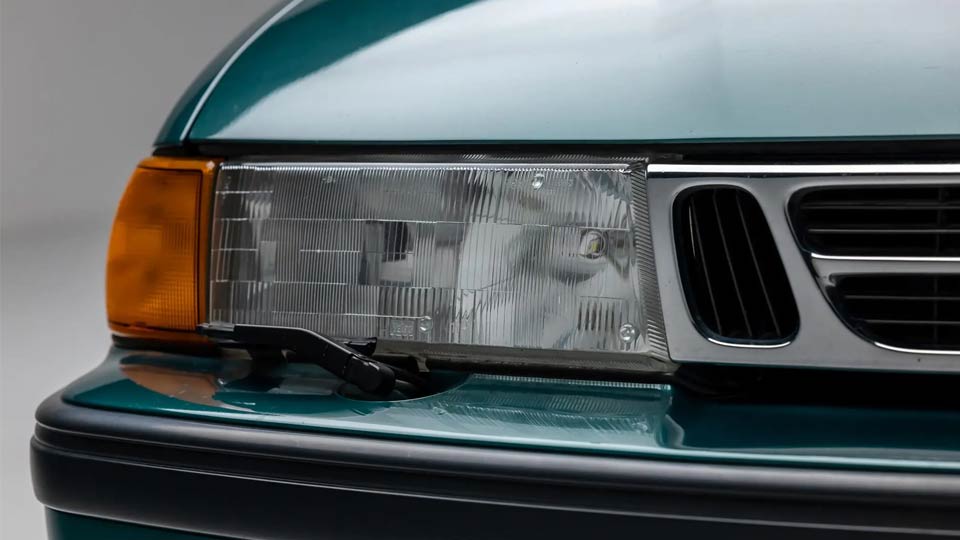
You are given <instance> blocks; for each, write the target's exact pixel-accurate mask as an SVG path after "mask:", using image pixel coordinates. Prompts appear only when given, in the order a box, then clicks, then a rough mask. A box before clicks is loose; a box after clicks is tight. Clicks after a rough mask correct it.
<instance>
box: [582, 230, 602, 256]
mask: <svg viewBox="0 0 960 540" xmlns="http://www.w3.org/2000/svg"><path fill="white" fill-rule="evenodd" d="M606 250H607V238H606V236H604V234H603V232H601V231H593V230H590V231H584V233H583V234H582V235H581V236H580V256H581V257H585V258H587V259H598V258H600V257H601V256H602V255H603V253H604V252H605V251H606Z"/></svg>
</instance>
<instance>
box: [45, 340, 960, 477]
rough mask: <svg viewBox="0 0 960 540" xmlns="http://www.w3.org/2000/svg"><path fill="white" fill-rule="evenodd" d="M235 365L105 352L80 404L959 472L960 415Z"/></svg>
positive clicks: (572, 446) (673, 453)
mask: <svg viewBox="0 0 960 540" xmlns="http://www.w3.org/2000/svg"><path fill="white" fill-rule="evenodd" d="M247 372H248V366H247V364H246V363H245V362H243V361H238V360H234V361H225V360H219V359H213V358H199V357H186V356H174V355H164V354H159V353H136V352H129V351H122V350H119V349H115V350H113V351H111V353H110V355H109V356H108V357H107V359H106V360H105V361H104V363H103V364H102V365H100V366H99V367H97V368H96V369H95V370H94V371H92V372H91V373H89V374H87V375H86V376H84V377H83V378H81V379H80V380H78V381H77V382H75V383H73V384H72V385H70V386H69V387H68V388H67V390H66V392H65V393H64V399H66V400H67V401H68V402H70V403H74V404H77V405H83V406H89V407H97V408H105V409H114V410H122V411H129V412H133V413H139V414H151V415H168V416H176V417H181V418H191V419H196V420H206V421H213V422H226V423H239V424H247V425H255V426H263V427H270V428H279V429H295V430H306V431H317V432H328V433H342V434H355V435H360V436H364V437H370V436H377V437H388V438H400V439H409V440H419V441H431V442H444V443H453V444H472V445H484V446H500V447H511V448H524V449H537V450H545V451H564V452H577V453H590V454H607V455H621V456H633V457H638V458H651V459H671V460H697V461H723V462H739V463H750V464H770V465H807V466H824V467H847V468H850V467H854V468H862V467H870V468H884V469H908V470H939V471H945V470H946V471H956V472H960V437H957V436H956V434H957V433H960V411H952V410H931V409H916V410H911V409H890V408H854V407H839V406H831V407H826V406H811V405H791V404H737V403H723V402H714V401H709V400H704V399H700V398H697V397H695V396H691V395H688V394H685V393H683V392H678V391H675V390H673V389H671V388H670V387H666V386H654V385H638V384H625V383H603V382H584V381H562V380H545V379H522V378H514V377H495V376H481V375H471V376H468V377H466V379H465V380H464V381H462V382H460V383H459V384H452V385H451V387H450V389H448V390H447V391H445V392H442V393H440V394H438V395H434V396H430V397H426V398H421V399H416V400H409V401H401V402H365V401H355V400H350V399H346V398H343V397H340V396H339V395H338V394H337V392H336V391H337V388H338V386H339V382H338V381H337V380H336V379H334V378H333V377H331V376H329V375H327V374H326V373H325V372H323V371H322V370H320V369H319V368H314V367H311V366H291V367H288V368H285V369H284V370H283V371H280V372H277V373H275V374H273V375H274V379H273V384H268V385H264V384H263V382H264V380H263V379H261V380H259V381H255V380H251V379H250V378H247V377H246V375H247Z"/></svg>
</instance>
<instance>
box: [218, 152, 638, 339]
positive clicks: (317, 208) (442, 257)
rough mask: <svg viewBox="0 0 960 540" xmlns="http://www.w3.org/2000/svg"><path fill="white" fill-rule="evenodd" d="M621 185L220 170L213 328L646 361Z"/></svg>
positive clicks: (374, 169) (603, 179)
mask: <svg viewBox="0 0 960 540" xmlns="http://www.w3.org/2000/svg"><path fill="white" fill-rule="evenodd" d="M630 181H631V180H630V176H629V175H628V174H627V173H626V172H625V171H624V170H621V169H618V168H616V167H614V166H610V167H605V166H595V167H594V166H590V167H585V166H563V165H558V166H550V167H534V166H525V165H523V166H518V165H508V166H495V165H463V166H460V165H431V164H425V165H421V164H417V165H393V164H390V165H387V164H370V165H363V164H357V165H352V164H351V165H341V164H337V165H324V164H303V165H299V164H298V165H290V164H236V165H225V166H224V167H223V169H222V171H221V173H220V177H219V179H218V187H217V192H216V203H215V209H214V224H213V245H212V250H213V252H212V259H211V276H210V279H211V283H210V289H211V302H210V318H211V320H214V321H224V322H232V323H249V324H264V325H277V326H293V327H301V328H307V329H312V330H316V331H320V332H322V333H325V334H328V335H331V336H333V337H338V338H368V337H377V338H380V339H382V340H390V341H391V342H413V343H430V344H434V345H436V346H439V349H441V350H442V346H443V345H481V346H495V347H512V348H538V349H558V350H579V351H609V352H618V351H640V350H643V348H644V334H643V331H644V325H643V313H642V308H641V302H640V301H639V300H638V297H637V296H638V293H637V290H638V286H639V283H638V279H637V276H636V270H635V268H634V264H633V262H634V261H633V241H632V240H633V239H632V231H631V207H630V198H629V197H630V196H629V194H630V193H631V191H630ZM625 325H628V326H625ZM634 330H635V331H634ZM624 336H625V337H624ZM634 336H635V337H634ZM437 348H438V347H434V348H432V349H430V350H437Z"/></svg>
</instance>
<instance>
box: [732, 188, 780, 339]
mask: <svg viewBox="0 0 960 540" xmlns="http://www.w3.org/2000/svg"><path fill="white" fill-rule="evenodd" d="M741 198H742V197H741V196H739V195H738V197H737V199H736V200H737V213H738V214H739V216H740V225H741V226H742V227H743V234H744V238H745V239H746V241H747V247H749V248H750V259H751V260H752V261H753V269H754V270H755V271H756V273H757V281H758V283H759V284H760V291H761V292H762V293H763V300H764V303H765V304H766V305H767V311H768V312H769V313H770V321H771V322H772V323H773V328H774V331H775V333H776V334H777V335H783V331H782V330H781V328H780V321H779V317H777V310H776V309H774V307H773V302H772V301H771V299H770V293H769V292H768V291H767V280H766V278H765V277H764V275H763V270H762V269H761V268H760V260H759V259H758V257H757V250H756V248H754V246H753V238H752V235H751V234H750V226H749V225H748V224H747V217H746V215H745V214H744V211H743V202H742V201H741Z"/></svg>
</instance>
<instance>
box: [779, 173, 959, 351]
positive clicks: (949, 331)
mask: <svg viewBox="0 0 960 540" xmlns="http://www.w3.org/2000/svg"><path fill="white" fill-rule="evenodd" d="M791 208H792V214H793V225H794V228H795V230H796V232H797V237H798V240H799V241H800V244H801V246H802V247H803V248H804V249H806V250H807V251H808V252H810V253H811V254H812V257H814V258H815V259H816V258H823V257H832V258H835V259H847V260H850V261H851V263H852V264H856V261H857V260H858V259H862V260H864V261H863V262H864V263H866V262H869V261H871V260H880V261H886V262H887V263H888V265H890V266H889V268H888V269H887V271H886V272H884V273H872V274H871V273H867V272H868V270H863V271H858V269H857V268H856V267H855V266H854V267H851V268H849V269H847V270H846V271H845V272H841V273H836V274H835V275H833V276H831V278H830V279H828V280H826V281H825V282H824V289H825V290H826V292H827V293H828V297H829V298H830V299H831V300H832V302H833V303H834V306H835V308H836V310H837V312H838V313H839V314H840V316H841V317H842V318H843V319H844V322H846V323H847V325H848V326H850V327H851V328H852V329H853V330H855V331H856V332H857V333H858V334H860V335H861V336H863V337H865V338H867V339H869V340H871V341H874V342H876V343H879V344H882V345H885V346H889V347H898V348H907V349H913V350H956V349H958V348H960V274H951V273H940V274H938V273H934V272H933V271H931V270H928V269H926V268H922V266H923V265H924V263H927V264H931V265H932V264H941V265H942V264H943V261H944V260H945V259H949V258H952V257H957V256H960V187H958V186H956V185H919V186H911V185H904V184H895V185H880V186H876V185H874V186H853V187H829V188H814V189H806V190H803V191H800V192H799V193H798V194H797V195H796V196H795V197H794V200H793V204H791ZM898 261H899V262H901V263H903V264H912V265H913V268H915V269H917V270H921V271H919V272H915V271H910V269H908V268H906V267H902V268H897V267H896V265H897V264H898ZM918 265H919V266H918ZM861 272H863V273H861Z"/></svg>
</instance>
